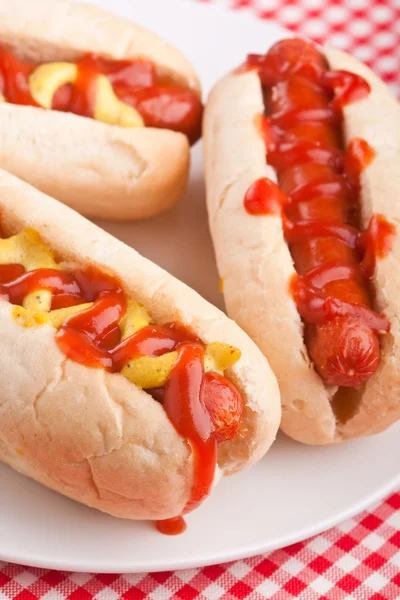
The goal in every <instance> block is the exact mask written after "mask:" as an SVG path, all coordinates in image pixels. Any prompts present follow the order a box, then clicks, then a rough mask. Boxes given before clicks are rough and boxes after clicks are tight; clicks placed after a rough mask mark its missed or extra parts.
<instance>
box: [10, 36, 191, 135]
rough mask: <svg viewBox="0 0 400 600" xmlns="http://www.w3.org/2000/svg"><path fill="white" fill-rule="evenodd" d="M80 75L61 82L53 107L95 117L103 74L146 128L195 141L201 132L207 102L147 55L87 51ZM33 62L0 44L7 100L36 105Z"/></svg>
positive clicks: (78, 63)
mask: <svg viewBox="0 0 400 600" xmlns="http://www.w3.org/2000/svg"><path fill="white" fill-rule="evenodd" d="M76 64H77V66H78V76H77V79H76V81H75V83H74V84H73V85H70V84H67V85H63V86H61V87H60V88H59V89H58V90H57V91H56V93H55V94H54V98H53V106H52V108H53V110H59V111H64V112H72V113H74V114H77V115H81V116H85V117H93V113H94V107H95V102H96V80H97V77H98V76H99V75H105V76H106V77H107V78H108V79H109V81H110V83H111V84H112V86H113V90H114V93H115V94H116V96H117V97H118V98H119V99H120V100H121V101H123V102H125V103H127V104H130V105H131V106H133V107H134V108H135V109H136V110H137V111H138V112H139V113H140V115H141V116H142V118H143V120H144V122H145V125H146V126H147V127H160V128H163V129H171V130H174V131H180V132H181V133H184V134H185V135H186V136H187V137H188V139H189V141H190V143H192V144H194V143H195V142H196V141H197V140H198V139H199V138H200V136H201V118H202V111H203V106H202V103H201V100H200V99H199V98H198V96H197V95H196V94H195V93H194V92H192V91H191V90H188V89H186V88H182V87H179V86H176V85H175V84H174V83H173V82H172V81H171V80H170V79H168V78H166V77H160V76H158V75H157V73H156V69H155V66H154V64H153V63H152V62H151V61H149V60H147V59H135V60H108V59H105V58H102V57H100V56H97V55H95V54H87V55H85V56H83V57H82V58H81V59H79V60H78V61H76ZM34 69H35V65H31V64H28V63H24V62H22V61H20V60H18V59H17V58H16V57H15V56H14V55H13V54H12V53H11V52H8V51H6V50H4V49H3V48H1V47H0V92H1V93H2V94H3V95H4V96H5V98H6V100H7V102H11V103H13V104H25V105H31V106H38V104H37V102H35V100H34V99H33V98H32V95H31V93H30V89H29V76H30V75H31V73H32V72H33V70H34Z"/></svg>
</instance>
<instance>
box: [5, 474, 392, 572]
mask: <svg viewBox="0 0 400 600" xmlns="http://www.w3.org/2000/svg"><path fill="white" fill-rule="evenodd" d="M39 485H40V484H39ZM399 486H400V472H399V473H398V474H397V475H395V476H394V477H393V478H392V479H391V480H390V481H389V482H387V483H386V484H385V485H383V486H381V487H380V488H378V489H377V490H374V491H373V492H372V493H371V494H367V495H366V496H364V497H363V498H362V499H361V500H360V501H359V502H357V503H354V504H352V505H351V506H350V507H347V508H346V509H343V510H341V511H338V512H337V513H335V514H334V515H333V516H331V517H329V518H326V519H324V520H322V521H319V522H318V523H317V524H316V525H315V526H314V527H307V528H303V529H300V530H297V531H296V533H295V534H294V535H289V536H286V537H284V538H279V540H278V539H277V540H272V541H269V542H268V543H265V544H260V543H256V544H254V545H251V544H250V545H249V546H248V547H247V548H242V549H240V550H232V551H231V552H226V551H224V552H222V551H221V552H219V554H218V555H214V557H213V558H212V559H209V558H206V557H205V558H203V559H196V558H194V559H193V558H192V559H191V558H188V559H186V560H182V559H181V560H179V562H173V561H170V562H162V561H161V562H160V561H157V565H146V566H145V565H140V564H138V562H137V560H136V564H135V565H130V564H128V563H126V564H123V565H122V564H121V565H120V566H118V570H115V569H114V568H110V567H108V566H107V565H99V564H97V565H94V564H93V563H90V562H87V563H82V562H80V563H78V564H75V563H73V562H70V563H65V562H62V563H60V561H59V560H57V559H52V560H48V559H43V560H42V559H40V558H31V557H30V556H21V554H19V555H14V554H7V553H4V552H2V551H1V549H0V561H3V562H10V563H15V564H18V565H24V566H30V567H34V568H41V569H52V570H56V571H68V572H70V573H72V572H77V573H95V574H96V573H107V574H123V573H125V574H126V573H158V572H162V571H181V570H185V569H194V568H202V567H205V566H212V565H217V564H224V563H228V562H232V561H235V560H242V559H244V558H249V557H252V556H257V555H261V554H265V553H270V552H273V551H275V550H279V549H281V548H285V547H287V546H291V545H293V544H296V543H298V542H301V541H303V540H307V539H310V538H313V537H315V536H316V535H318V534H320V533H322V532H324V531H328V530H329V529H331V528H332V527H335V526H336V525H337V524H338V523H342V522H344V521H346V520H347V519H350V518H352V517H353V516H354V515H357V514H360V513H362V512H363V511H365V510H366V509H368V508H369V507H370V506H372V505H373V504H375V503H377V502H379V501H380V500H382V499H383V498H386V497H387V496H389V495H390V494H391V493H393V492H394V491H395V490H396V488H398V487H399ZM93 510H94V509H93Z"/></svg>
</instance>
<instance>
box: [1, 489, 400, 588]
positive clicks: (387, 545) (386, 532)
mask: <svg viewBox="0 0 400 600" xmlns="http://www.w3.org/2000/svg"><path fill="white" fill-rule="evenodd" d="M119 598H123V599H124V600H142V599H144V598H149V599H151V600H168V599H170V598H176V599H178V600H194V599H196V600H219V599H221V600H244V599H246V600H262V599H263V598H268V599H270V600H293V599H294V598H296V599H298V600H396V598H400V493H397V494H393V495H392V496H390V497H389V498H387V500H385V501H384V502H382V503H381V504H379V505H377V506H375V507H373V508H372V509H371V510H369V511H365V512H363V513H362V514H361V515H359V516H358V517H356V518H354V519H348V520H347V521H345V522H344V523H342V524H341V525H339V526H338V527H335V528H334V529H330V530H329V531H327V532H325V533H324V534H322V535H319V536H317V537H314V538H312V539H309V540H307V541H305V542H300V543H298V544H294V545H293V546H289V547H287V548H284V549H282V550H278V551H276V552H273V553H272V554H269V555H265V556H256V557H254V558H248V559H244V560H238V561H236V562H233V563H227V564H223V565H215V566H211V567H205V568H203V569H188V570H185V571H176V572H171V571H168V572H163V573H151V574H148V573H141V574H135V575H93V574H90V573H66V572H62V571H47V570H44V569H34V568H29V567H22V566H18V565H11V564H5V563H3V564H2V563H0V600H39V599H40V600H65V599H68V600H118V599H119Z"/></svg>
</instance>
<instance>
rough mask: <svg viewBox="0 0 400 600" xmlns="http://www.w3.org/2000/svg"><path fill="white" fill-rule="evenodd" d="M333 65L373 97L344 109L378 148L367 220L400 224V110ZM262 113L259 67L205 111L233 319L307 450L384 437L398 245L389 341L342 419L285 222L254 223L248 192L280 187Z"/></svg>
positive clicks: (397, 390)
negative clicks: (264, 365)
mask: <svg viewBox="0 0 400 600" xmlns="http://www.w3.org/2000/svg"><path fill="white" fill-rule="evenodd" d="M326 56H327V58H328V60H329V62H330V64H331V66H332V68H335V69H347V70H350V71H354V72H355V73H359V74H360V75H362V76H363V77H365V79H366V80H367V81H369V83H370V84H371V94H370V95H369V96H368V97H367V98H366V99H364V100H362V101H360V102H357V103H355V104H353V105H349V106H348V107H347V108H346V109H345V121H344V127H345V135H346V139H347V140H349V139H351V138H352V137H362V138H364V139H366V140H367V141H368V142H369V143H370V144H371V145H372V146H373V147H374V148H375V150H376V151H377V156H376V158H375V160H374V161H373V162H372V164H371V165H370V166H369V167H368V168H367V169H366V170H365V172H364V173H363V175H362V200H361V201H362V212H363V214H362V218H363V224H364V225H366V224H367V223H368V221H369V218H370V216H371V214H372V213H382V214H383V215H384V216H385V217H386V218H387V219H388V220H389V221H391V222H393V223H394V224H396V225H399V224H400V203H399V202H396V197H397V196H398V195H399V189H400V174H399V172H398V164H399V162H400V105H399V104H398V103H397V102H396V101H395V99H394V98H393V97H392V96H391V95H390V93H389V92H388V90H387V88H386V86H385V85H384V84H383V83H382V82H381V81H380V80H379V79H378V78H377V77H376V76H375V75H374V74H373V73H372V72H371V71H370V70H369V69H368V68H367V67H365V66H364V65H362V64H361V63H360V62H359V61H357V60H355V59H353V58H351V57H349V56H348V55H346V54H343V53H341V52H337V51H332V50H329V51H327V52H326ZM263 112H264V105H263V98H262V90H261V84H260V81H259V78H258V75H257V74H256V72H255V71H249V72H246V73H242V74H235V73H232V74H230V75H227V76H226V77H224V78H223V79H222V80H221V81H220V82H219V83H218V84H217V85H216V86H215V88H214V89H213V90H212V92H211V95H210V98H209V101H208V104H207V108H206V114H205V121H204V131H203V133H204V144H205V164H206V181H207V204H208V211H209V220H210V227H211V232H212V236H213V240H214V245H215V249H216V255H217V262H218V268H219V272H220V275H221V277H222V278H223V280H224V296H225V301H226V306H227V310H228V314H229V315H230V316H231V317H232V318H233V319H235V320H236V322H237V323H238V324H239V325H240V326H241V327H242V328H243V329H244V330H245V331H246V332H247V333H248V334H249V335H250V336H251V337H252V339H253V340H254V341H255V342H256V343H257V345H258V346H259V348H260V349H261V350H262V352H263V353H264V355H265V356H266V357H267V358H268V360H269V363H270V365H271V367H272V369H273V371H274V372H275V374H276V376H277V378H278V382H279V385H280V391H281V398H282V424H281V427H282V429H283V431H284V432H285V433H287V434H288V435H290V436H291V437H293V438H294V439H296V440H299V441H301V442H304V443H308V444H327V443H332V442H339V441H342V440H344V439H347V438H351V437H358V436H363V435H368V434H372V433H377V432H379V431H382V430H383V429H385V428H387V427H388V426H389V425H390V424H391V423H393V422H394V421H396V420H397V419H398V418H399V417H400V377H399V372H400V337H399V335H400V333H399V327H400V323H399V312H400V301H399V291H400V283H399V282H400V266H399V265H400V262H399V260H400V241H399V237H398V235H397V236H396V239H395V243H394V247H393V250H392V252H391V253H390V254H389V255H388V256H387V257H386V258H385V259H383V260H381V261H379V262H378V264H377V268H376V273H375V276H374V284H375V286H376V289H377V300H376V303H377V309H378V310H379V311H381V312H382V313H383V314H384V315H385V316H386V317H387V318H388V319H389V320H390V322H391V333H390V335H387V336H385V337H384V338H383V341H382V359H381V364H380V367H379V369H378V371H377V373H376V374H375V375H374V376H373V377H372V378H371V379H370V381H369V382H368V383H367V384H366V385H365V386H364V387H363V388H360V389H357V390H352V391H351V392H350V393H349V397H348V403H349V412H348V414H347V416H346V417H345V418H343V419H339V418H338V417H337V416H336V414H335V413H334V411H333V408H332V403H331V401H332V398H333V396H334V394H335V392H336V389H334V388H327V387H326V386H325V385H324V384H323V382H322V380H321V378H320V377H319V375H318V374H317V373H316V372H315V370H314V368H313V365H312V363H311V361H310V358H309V356H308V352H307V348H306V346H305V344H304V339H303V326H302V322H301V319H300V316H299V314H298V312H297V309H296V306H295V303H294V301H293V300H292V298H291V296H290V294H289V289H288V285H289V281H290V279H291V276H292V275H293V274H294V273H295V271H294V266H293V261H292V258H291V256H290V252H289V249H288V246H287V244H286V242H285V240H284V235H283V230H282V222H281V218H280V217H277V216H273V215H271V216H263V217H261V216H260V217H257V218H254V217H253V216H251V215H249V214H247V213H246V211H245V210H244V206H243V199H244V195H245V193H246V191H247V189H248V187H249V186H250V185H251V184H252V183H253V182H254V181H255V180H256V179H258V178H260V177H269V178H270V179H273V180H275V181H276V174H275V172H274V170H273V169H272V168H271V167H270V166H268V165H267V164H266V161H265V144H264V142H263V140H262V138H261V135H260V134H259V132H258V130H257V127H256V125H255V116H256V115H258V114H262V113H263Z"/></svg>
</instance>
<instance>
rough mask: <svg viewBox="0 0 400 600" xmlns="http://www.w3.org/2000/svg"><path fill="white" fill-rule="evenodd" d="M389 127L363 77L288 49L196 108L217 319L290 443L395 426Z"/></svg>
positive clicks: (396, 343) (398, 140) (394, 187)
mask: <svg viewBox="0 0 400 600" xmlns="http://www.w3.org/2000/svg"><path fill="white" fill-rule="evenodd" d="M223 106H229V109H225V111H224V110H223ZM399 117H400V108H399V105H398V103H397V102H396V100H395V99H394V98H392V97H391V96H390V94H389V93H388V91H387V90H386V88H385V86H384V84H383V83H382V82H381V81H380V80H379V79H378V78H377V77H376V76H374V75H373V73H372V72H371V71H370V70H369V69H368V68H367V67H365V66H364V65H362V64H361V63H359V62H358V61H357V60H355V59H353V58H351V57H350V56H348V55H346V54H343V53H341V52H338V51H335V50H322V49H320V48H317V47H316V46H315V45H313V44H312V43H309V42H307V41H305V40H300V39H290V40H282V41H281V42H278V43H277V44H276V45H275V46H273V47H272V48H271V50H270V51H269V52H268V53H267V54H266V55H265V56H261V55H249V57H248V59H247V61H246V63H245V64H244V65H242V66H241V67H240V68H238V69H237V70H236V71H235V72H233V73H232V74H230V75H228V76H226V77H225V78H223V79H222V80H221V81H220V82H219V83H218V84H217V85H216V87H215V88H214V90H213V91H212V93H211V95H210V99H209V102H208V105H207V109H206V115H205V124H204V136H205V162H206V180H207V203H208V210H209V216H210V225H211V231H212V234H213V239H214V244H215V247H216V254H217V261H218V265H219V270H220V274H221V278H222V279H223V282H224V285H223V289H224V296H225V301H226V304H227V308H228V312H229V314H230V315H231V316H232V317H233V318H234V319H235V320H236V321H237V322H238V323H239V324H240V325H241V326H242V327H243V328H244V329H245V330H246V331H247V332H248V333H249V334H250V336H251V337H252V338H253V339H254V340H255V341H256V342H257V344H258V345H259V347H260V348H261V349H262V350H263V352H264V354H265V355H266V356H267V358H269V361H270V364H271V366H272V368H273V370H274V372H275V374H276V375H277V377H278V381H279V384H280V389H281V395H282V409H283V417H282V429H283V430H284V431H285V432H286V433H287V434H288V435H290V436H291V437H293V438H295V439H297V440H299V441H302V442H305V443H310V444H321V443H332V442H339V441H343V440H345V439H347V438H351V437H359V436H363V435H367V434H372V433H377V432H379V431H382V430H383V429H385V428H386V427H388V426H389V425H390V424H391V423H393V422H394V421H395V420H397V419H398V418H399V417H400V402H399V399H398V398H399V392H400V380H399V378H398V375H397V373H398V368H399V364H400V363H399V359H400V338H399V322H398V316H397V315H398V309H397V304H396V302H397V300H396V298H397V297H398V291H396V290H397V286H398V283H397V282H398V281H399V279H398V278H397V279H396V269H397V267H396V264H397V263H396V260H397V259H396V257H397V255H398V252H399V248H398V244H399V242H398V235H397V224H398V218H399V215H400V209H399V208H398V204H397V203H396V201H395V198H396V194H397V195H398V189H399V185H400V181H399V176H398V174H397V172H396V168H395V165H396V162H398V160H399V158H400V131H399V126H398V123H399ZM393 123H396V125H393ZM228 140H229V142H228Z"/></svg>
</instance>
